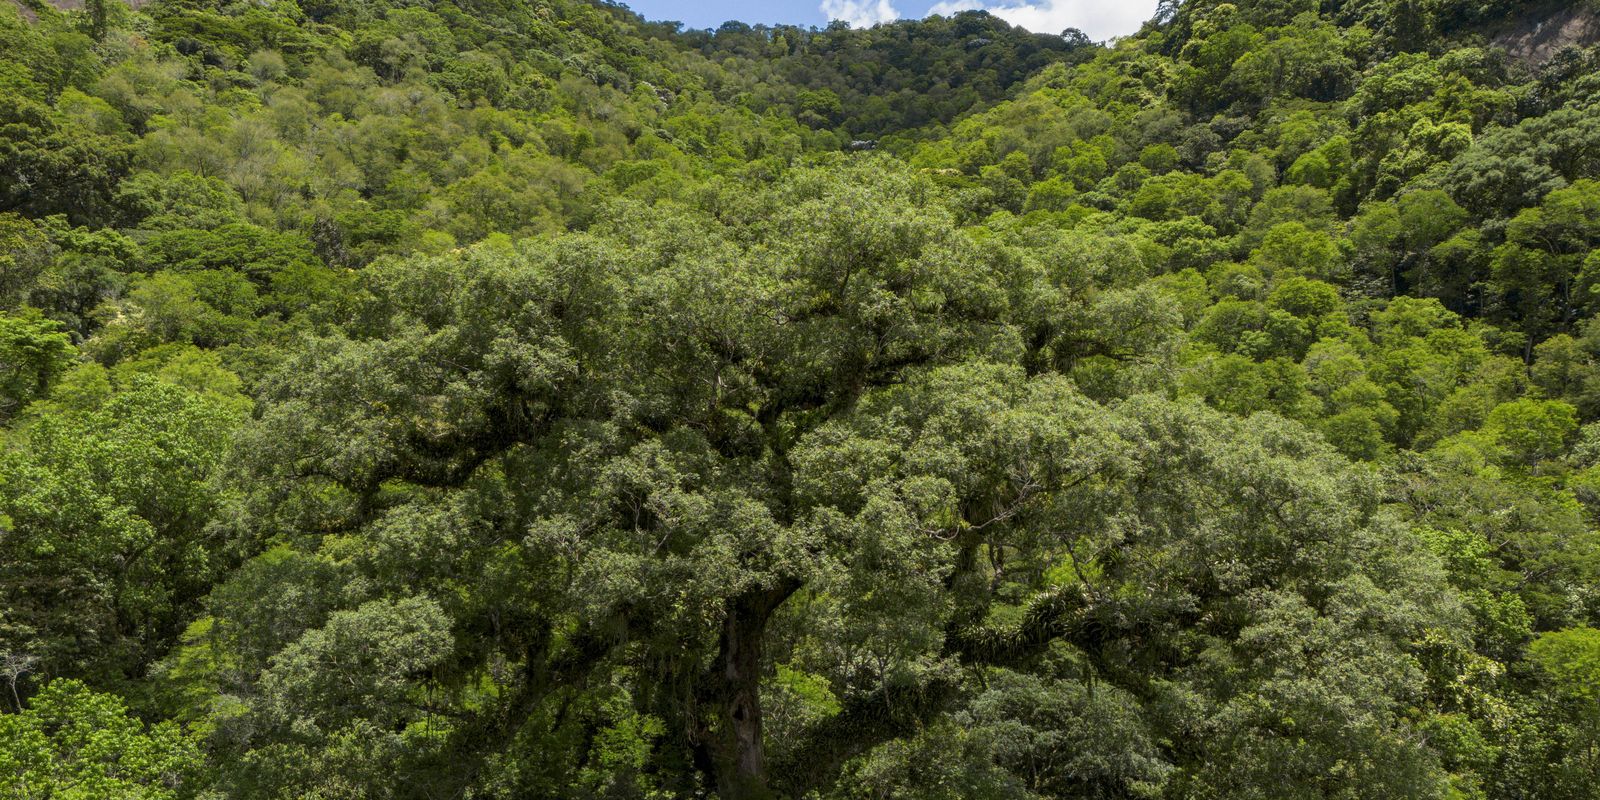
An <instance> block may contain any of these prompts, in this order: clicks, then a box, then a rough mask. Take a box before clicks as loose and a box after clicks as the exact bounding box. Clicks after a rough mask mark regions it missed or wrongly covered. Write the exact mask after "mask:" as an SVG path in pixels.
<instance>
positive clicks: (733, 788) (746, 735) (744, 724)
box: [703, 580, 800, 800]
mask: <svg viewBox="0 0 1600 800" xmlns="http://www.w3.org/2000/svg"><path fill="white" fill-rule="evenodd" d="M799 587H800V583H799V581H789V580H786V581H783V582H782V583H780V584H779V585H778V586H775V587H772V588H770V589H759V590H755V591H751V592H747V593H745V594H743V595H740V596H739V597H736V598H733V599H732V600H729V601H728V607H727V616H726V617H725V618H724V620H723V623H722V640H721V644H720V646H719V648H718V651H717V659H716V662H715V663H714V665H713V666H712V669H711V670H710V671H708V673H707V674H706V675H705V676H703V677H704V684H703V685H704V686H705V687H706V688H707V689H708V690H709V691H707V692H706V694H707V695H708V696H707V700H709V701H710V702H709V703H708V705H710V707H711V708H710V711H711V715H712V719H711V730H710V731H708V732H707V740H706V745H707V747H708V749H709V750H710V755H711V762H712V765H713V768H714V770H715V772H716V774H715V775H714V776H713V777H714V779H715V782H716V786H717V794H718V796H719V797H720V798H721V800H769V798H771V797H772V796H773V795H772V790H771V788H770V787H769V786H768V784H767V763H766V750H765V746H764V744H763V742H762V734H761V644H762V639H763V638H764V637H765V636H766V631H767V621H768V620H770V619H771V618H772V613H773V612H774V611H776V610H777V608H778V606H780V605H782V604H783V601H784V600H787V599H788V598H789V595H791V594H794V592H795V590H796V589H798V588H799Z"/></svg>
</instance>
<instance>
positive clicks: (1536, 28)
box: [1491, 2, 1600, 64]
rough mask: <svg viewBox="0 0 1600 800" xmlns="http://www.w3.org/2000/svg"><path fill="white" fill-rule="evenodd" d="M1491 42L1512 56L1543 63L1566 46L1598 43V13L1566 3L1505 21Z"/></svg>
mask: <svg viewBox="0 0 1600 800" xmlns="http://www.w3.org/2000/svg"><path fill="white" fill-rule="evenodd" d="M1491 41H1493V42H1494V44H1495V45H1496V46H1498V47H1502V48H1504V49H1505V50H1506V52H1508V53H1510V54H1511V55H1512V56H1513V57H1515V58H1518V59H1520V60H1522V61H1525V62H1527V63H1530V64H1543V63H1544V62H1546V61H1549V60H1550V59H1552V58H1554V57H1555V56H1556V54H1557V53H1559V52H1561V51H1562V50H1565V49H1567V48H1568V47H1588V46H1589V45H1592V44H1595V43H1597V42H1600V13H1597V12H1596V10H1595V9H1594V8H1593V7H1592V6H1590V5H1589V4H1588V3H1583V2H1567V3H1560V4H1556V5H1553V6H1548V7H1546V9H1545V10H1543V11H1542V13H1541V12H1536V13H1530V14H1527V15H1525V16H1521V17H1519V18H1517V19H1516V20H1508V21H1507V23H1506V26H1505V27H1504V28H1502V29H1499V30H1497V31H1495V32H1494V34H1493V36H1492V38H1491Z"/></svg>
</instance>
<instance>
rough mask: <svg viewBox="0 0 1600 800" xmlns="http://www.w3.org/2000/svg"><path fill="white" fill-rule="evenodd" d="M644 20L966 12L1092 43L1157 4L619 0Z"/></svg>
mask: <svg viewBox="0 0 1600 800" xmlns="http://www.w3.org/2000/svg"><path fill="white" fill-rule="evenodd" d="M623 2H626V3H627V5H628V6H629V7H630V8H632V9H633V10H634V11H637V12H639V13H640V14H642V15H644V16H645V17H646V18H648V19H672V20H677V21H679V22H682V23H684V24H685V25H688V26H690V27H693V28H714V27H716V26H718V25H720V24H722V23H723V22H725V21H727V20H730V19H736V20H739V21H741V22H752V23H754V22H766V23H778V22H787V23H792V24H796V25H825V24H827V22H828V20H830V19H843V20H847V21H849V22H850V24H852V25H855V26H857V27H861V26H866V25H871V24H873V23H875V22H888V21H889V20H893V19H905V18H915V17H924V16H927V15H928V14H929V13H935V14H949V13H952V12H954V11H960V10H963V9H968V8H986V9H988V10H989V11H990V12H991V13H994V14H995V15H997V16H999V17H1001V18H1002V19H1005V20H1006V21H1008V22H1010V23H1012V24H1014V25H1021V26H1022V27H1024V28H1027V29H1028V30H1031V31H1034V32H1036V33H1060V32H1061V31H1062V30H1063V29H1065V28H1079V29H1082V30H1083V32H1084V33H1087V34H1089V36H1090V37H1091V38H1094V39H1102V40H1103V39H1109V38H1111V37H1113V36H1125V35H1127V34H1130V33H1133V32H1134V31H1136V30H1138V29H1139V25H1140V23H1142V22H1144V21H1145V20H1146V19H1148V18H1149V17H1150V16H1151V15H1153V14H1154V13H1155V9H1156V0H941V1H939V2H934V1H933V0H766V1H765V2H754V1H748V2H739V1H738V0H623Z"/></svg>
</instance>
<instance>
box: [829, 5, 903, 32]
mask: <svg viewBox="0 0 1600 800" xmlns="http://www.w3.org/2000/svg"><path fill="white" fill-rule="evenodd" d="M822 13H824V14H826V15H828V19H842V20H844V21H845V22H848V23H850V27H852V28H870V27H872V26H873V25H876V24H878V23H880V22H894V21H895V20H897V19H899V18H900V12H899V11H896V10H895V8H894V4H893V3H891V2H889V0H822Z"/></svg>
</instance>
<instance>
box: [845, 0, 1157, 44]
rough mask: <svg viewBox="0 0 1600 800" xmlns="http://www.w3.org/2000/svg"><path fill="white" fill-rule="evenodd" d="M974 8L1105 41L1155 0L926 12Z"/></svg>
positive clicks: (1151, 11)
mask: <svg viewBox="0 0 1600 800" xmlns="http://www.w3.org/2000/svg"><path fill="white" fill-rule="evenodd" d="M825 5H826V4H825ZM974 9H984V10H987V11H988V12H989V13H990V14H993V15H995V16H997V17H999V18H1001V19H1003V20H1005V21H1006V22H1009V23H1011V24H1012V25H1018V26H1021V27H1024V28H1027V29H1028V30H1030V31H1033V32H1034V33H1060V32H1062V31H1064V30H1066V29H1067V28H1077V29H1079V30H1081V31H1083V32H1084V33H1086V34H1088V35H1089V38H1091V39H1094V40H1097V41H1104V40H1106V39H1109V38H1111V37H1113V36H1127V35H1128V34H1130V33H1133V32H1134V31H1137V30H1139V25H1140V24H1142V23H1143V22H1144V21H1145V20H1147V19H1149V18H1150V17H1152V16H1154V15H1155V12H1156V4H1155V0H1035V2H1031V3H1026V2H1009V1H1008V0H1001V1H1000V2H985V1H984V0H944V2H941V3H939V4H938V5H935V6H934V7H933V8H930V9H928V13H929V14H940V15H943V16H949V15H951V14H954V13H956V12H957V11H971V10H974Z"/></svg>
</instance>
